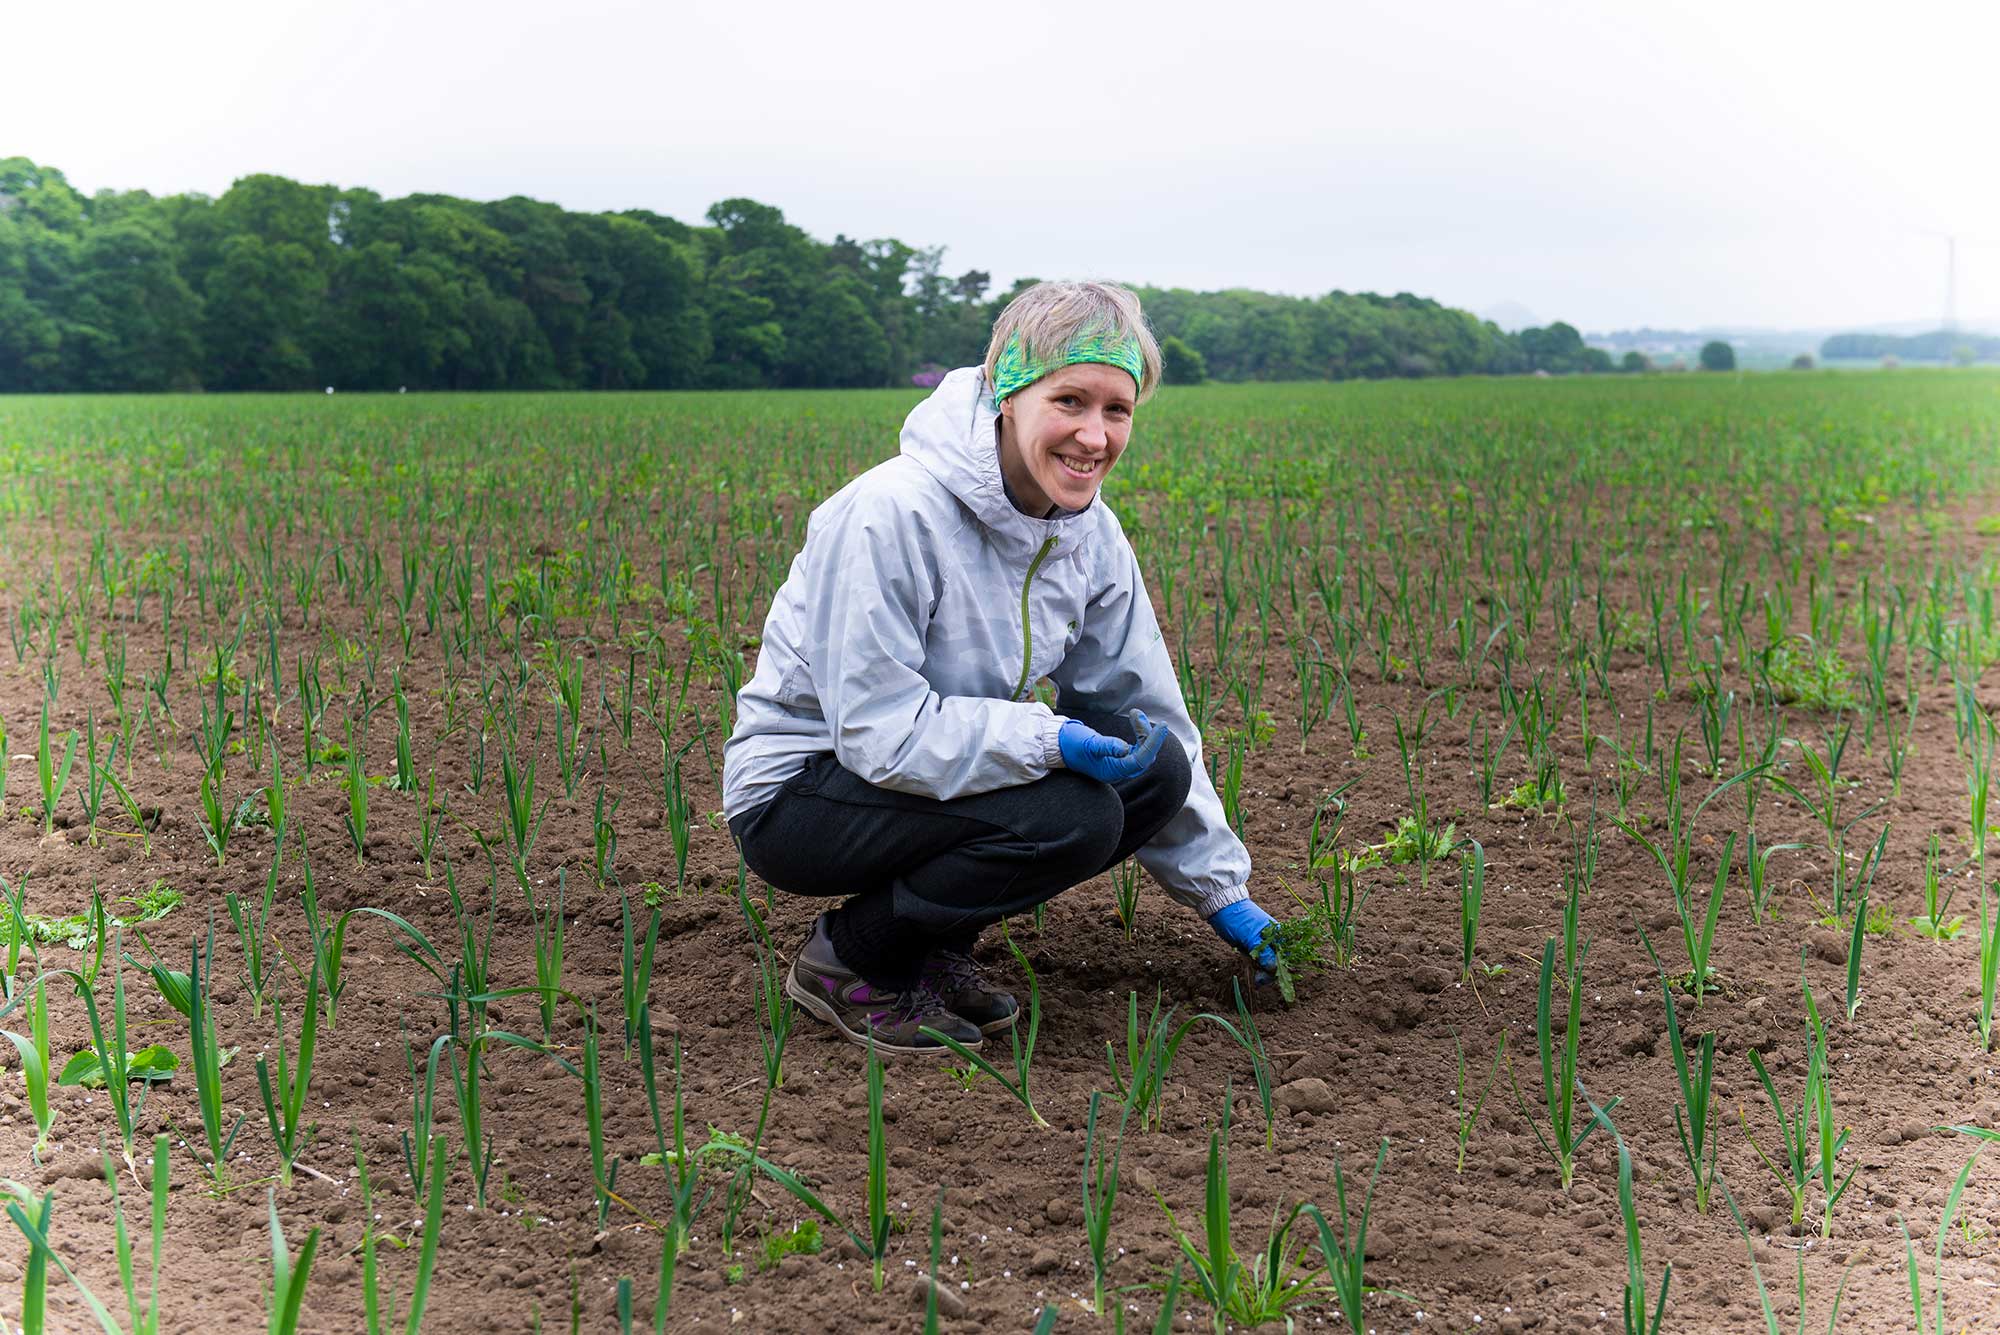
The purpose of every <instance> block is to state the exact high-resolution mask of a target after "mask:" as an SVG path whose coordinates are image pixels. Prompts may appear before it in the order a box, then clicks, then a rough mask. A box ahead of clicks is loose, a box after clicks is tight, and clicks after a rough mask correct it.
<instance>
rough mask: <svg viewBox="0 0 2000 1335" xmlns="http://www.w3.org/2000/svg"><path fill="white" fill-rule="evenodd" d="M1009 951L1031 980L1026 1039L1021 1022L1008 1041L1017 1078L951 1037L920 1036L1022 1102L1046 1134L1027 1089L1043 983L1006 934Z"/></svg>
mask: <svg viewBox="0 0 2000 1335" xmlns="http://www.w3.org/2000/svg"><path fill="white" fill-rule="evenodd" d="M1007 949H1008V950H1010V951H1012V952H1013V955H1014V959H1015V961H1016V962H1017V963H1019V964H1020V966H1021V971H1022V972H1023V973H1025V974H1026V975H1027V976H1028V1023H1027V1030H1028V1033H1027V1037H1026V1038H1025V1039H1024V1038H1022V1036H1021V1023H1020V1021H1019V1020H1018V1019H1017V1020H1016V1021H1015V1022H1014V1024H1013V1025H1011V1026H1010V1027H1009V1028H1008V1030H1007V1041H1008V1042H1009V1043H1010V1044H1012V1045H1013V1049H1014V1075H1013V1078H1012V1079H1009V1078H1008V1077H1007V1076H1005V1075H1003V1074H1002V1073H1001V1071H1000V1068H999V1067H997V1066H995V1065H994V1064H993V1063H992V1062H990V1061H988V1060H986V1058H984V1057H982V1056H980V1055H979V1054H978V1053H976V1052H974V1051H973V1050H972V1049H971V1048H968V1047H966V1046H965V1044H963V1043H961V1042H959V1041H958V1040H957V1039H955V1038H953V1037H951V1036H950V1035H949V1034H943V1033H939V1032H938V1031H937V1030H935V1029H933V1028H931V1027H930V1026H929V1025H923V1026H920V1029H919V1032H921V1033H925V1034H929V1035H930V1036H931V1037H932V1038H934V1039H936V1040H937V1041H938V1042H940V1043H942V1044H944V1045H945V1046H946V1047H948V1048H950V1049H951V1050H952V1051H953V1052H954V1053H956V1054H957V1055H958V1057H959V1059H960V1060H961V1061H964V1062H966V1063H967V1064H969V1065H972V1066H976V1067H978V1068H979V1069H980V1070H982V1071H984V1072H985V1073H986V1074H987V1075H989V1076H992V1077H993V1080H994V1082H995V1083H996V1084H998V1085H999V1086H1000V1087H1001V1088H1002V1089H1005V1090H1006V1091H1007V1092H1008V1093H1009V1094H1012V1095H1013V1096H1014V1097H1015V1098H1016V1099H1018V1100H1019V1101H1020V1104H1021V1106H1022V1107H1023V1108H1026V1109H1027V1110H1028V1116H1029V1118H1030V1119H1031V1120H1032V1121H1033V1122H1034V1124H1035V1125H1036V1126H1038V1127H1041V1128H1042V1129H1043V1130H1047V1129H1048V1125H1049V1124H1048V1121H1047V1119H1045V1118H1044V1117H1043V1116H1042V1115H1041V1113H1039V1112H1037V1111H1036V1110H1035V1100H1034V1096H1033V1094H1032V1093H1031V1092H1030V1090H1029V1087H1028V1079H1029V1076H1030V1075H1031V1074H1032V1073H1033V1070H1034V1063H1035V1037H1036V1035H1037V1034H1039V1033H1040V1032H1041V1027H1042V989H1041V982H1040V980H1039V979H1037V978H1036V977H1035V966H1034V965H1032V964H1030V963H1028V956H1027V952H1025V951H1023V950H1022V949H1021V947H1020V946H1019V945H1017V944H1015V941H1014V937H1013V934H1012V933H1011V932H1010V933H1008V934H1007Z"/></svg>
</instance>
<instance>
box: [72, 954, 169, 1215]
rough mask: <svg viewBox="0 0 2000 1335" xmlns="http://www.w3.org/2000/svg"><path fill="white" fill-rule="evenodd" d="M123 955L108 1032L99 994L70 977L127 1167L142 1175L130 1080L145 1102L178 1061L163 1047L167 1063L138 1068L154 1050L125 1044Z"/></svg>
mask: <svg viewBox="0 0 2000 1335" xmlns="http://www.w3.org/2000/svg"><path fill="white" fill-rule="evenodd" d="M102 935H103V932H102V927H101V926H100V928H99V939H100V940H101V939H102ZM120 936H121V947H122V936H123V934H122V933H121V934H120ZM123 954H124V952H123V950H122V948H121V949H118V950H114V951H113V952H112V956H111V1032H110V1033H108V1034H107V1033H106V1032H105V1030H104V1022H103V1018H102V1017H101V1016H100V1015H99V1013H98V1010H97V995H96V993H95V991H94V990H93V988H92V986H91V984H90V982H89V981H87V980H86V979H85V978H84V977H83V976H82V975H79V974H76V973H73V972H72V973H69V974H68V976H69V978H70V979H71V980H72V981H73V982H75V984H76V990H77V995H78V996H80V997H82V998H83V1008H84V1012H85V1013H86V1014H87V1015H88V1016H89V1019H90V1037H91V1042H92V1044H93V1045H94V1047H93V1049H92V1051H93V1052H94V1053H95V1057H96V1067H97V1071H98V1072H99V1073H101V1075H102V1076H103V1079H104V1093H105V1098H106V1101H107V1102H109V1103H110V1104H111V1116H112V1119H113V1120H114V1121H115V1122H116V1123H117V1126H118V1135H119V1139H120V1140H121V1141H122V1143H123V1145H124V1151H125V1166H126V1167H127V1168H129V1169H131V1170H132V1173H133V1175H134V1176H135V1177H136V1176H137V1175H138V1168H137V1167H136V1166H135V1165H134V1164H133V1161H132V1143H133V1141H134V1139H136V1137H137V1135H138V1127H137V1125H136V1123H137V1121H138V1116H139V1113H138V1109H137V1108H135V1107H133V1105H132V1101H131V1094H130V1091H129V1088H128V1083H127V1082H128V1081H130V1080H133V1079H135V1078H136V1079H138V1080H139V1081H140V1088H141V1102H142V1104H143V1100H144V1089H145V1087H146V1086H147V1085H149V1084H150V1083H151V1082H152V1081H153V1080H154V1079H156V1078H157V1079H165V1078H166V1077H167V1076H168V1075H170V1074H172V1068H173V1065H175V1064H177V1063H175V1061H174V1057H173V1054H172V1053H169V1052H166V1050H165V1049H164V1048H162V1049H160V1052H161V1053H163V1054H164V1062H163V1063H160V1064H158V1065H154V1064H152V1063H151V1062H148V1063H144V1064H140V1065H139V1066H138V1067H137V1068H136V1069H135V1062H136V1061H137V1060H138V1059H139V1058H141V1057H144V1058H151V1057H152V1056H153V1050H152V1049H148V1050H147V1051H146V1052H145V1053H140V1054H134V1053H130V1052H128V1051H127V1050H126V1047H125V1033H126V1027H125V970H124V967H123V965H122V963H121V960H122V958H123ZM86 1055H89V1054H84V1053H79V1054H77V1056H78V1058H82V1057H84V1056H86ZM78 1065H79V1062H78V1061H77V1060H72V1061H71V1062H69V1063H68V1064H67V1065H65V1066H64V1067H63V1074H62V1076H61V1077H58V1079H57V1083H58V1084H63V1083H68V1082H69V1080H68V1077H70V1076H71V1074H72V1070H73V1069H74V1068H76V1067H77V1066H78Z"/></svg>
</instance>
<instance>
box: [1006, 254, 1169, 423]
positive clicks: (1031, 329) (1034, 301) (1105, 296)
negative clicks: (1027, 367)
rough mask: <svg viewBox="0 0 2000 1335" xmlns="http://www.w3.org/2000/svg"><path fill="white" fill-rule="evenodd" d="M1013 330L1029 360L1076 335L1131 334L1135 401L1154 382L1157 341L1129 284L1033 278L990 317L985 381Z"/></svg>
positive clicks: (1055, 351)
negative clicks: (1135, 348) (1135, 354)
mask: <svg viewBox="0 0 2000 1335" xmlns="http://www.w3.org/2000/svg"><path fill="white" fill-rule="evenodd" d="M1015 334H1019V335H1020V336H1021V345H1022V350H1023V351H1024V352H1026V353H1027V355H1028V359H1029V360H1030V361H1039V360H1043V359H1046V358H1049V357H1056V356H1060V355H1061V354H1062V351H1063V349H1064V348H1067V347H1068V346H1069V345H1070V344H1071V343H1074V342H1075V341H1076V340H1077V339H1080V338H1089V337H1091V336H1092V335H1102V336H1106V337H1110V338H1115V339H1121V340H1122V339H1128V338H1129V339H1133V340H1135V341H1136V342H1137V343H1138V344H1139V360H1140V369H1141V374H1140V376H1139V402H1141V403H1144V402H1145V401H1146V400H1147V399H1148V398H1150V397H1151V396H1152V393H1153V391H1154V390H1155V389H1157V388H1158V387H1159V384H1160V345H1159V344H1158V343H1156V342H1154V341H1153V331H1152V330H1151V329H1149V328H1147V327H1146V313H1145V312H1144V311H1142V310H1140V309H1139V298H1138V296H1137V295H1136V294H1135V293H1134V292H1133V291H1132V290H1131V289H1130V288H1126V287H1120V286H1118V284H1116V283H1037V284H1035V285H1034V286H1033V287H1031V288H1029V289H1028V290H1027V291H1025V292H1023V293H1021V295H1020V296H1018V297H1015V298H1014V299H1013V300H1012V301H1010V302H1008V303H1007V309H1005V310H1003V311H1001V312H1000V318H999V319H997V320H995V321H994V322H993V338H992V340H991V341H990V342H989V343H988V344H987V345H986V383H987V384H989V385H990V384H992V383H993V380H994V376H995V374H996V372H997V370H998V368H999V365H1000V353H1001V350H1002V349H1004V348H1005V347H1006V346H1007V340H1008V339H1009V338H1011V337H1013V336H1014V335H1015Z"/></svg>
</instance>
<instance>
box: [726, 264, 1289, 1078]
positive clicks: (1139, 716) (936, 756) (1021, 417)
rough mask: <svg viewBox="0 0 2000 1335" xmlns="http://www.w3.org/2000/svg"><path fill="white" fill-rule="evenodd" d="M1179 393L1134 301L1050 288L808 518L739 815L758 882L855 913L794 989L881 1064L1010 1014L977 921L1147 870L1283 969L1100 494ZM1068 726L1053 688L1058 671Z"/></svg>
mask: <svg viewBox="0 0 2000 1335" xmlns="http://www.w3.org/2000/svg"><path fill="white" fill-rule="evenodd" d="M1159 379H1160V354H1159V349H1158V348H1157V346H1156V345H1155V344H1154V341H1153V338H1152V335H1151V333H1150V332H1149V331H1148V330H1147V328H1146V324H1145V319H1144V317H1143V315H1142V314H1141V312H1140V309H1139V302H1138V298H1136V297H1135V296H1134V295H1133V294H1132V293H1131V292H1129V291H1127V290H1125V289H1124V288H1121V287H1114V286H1111V285H1108V284H1101V283H1042V284H1039V285H1037V286H1035V287H1032V288H1029V289H1028V290H1027V291H1025V292H1023V293H1021V294H1020V295H1019V296H1018V297H1016V298H1015V299H1014V300H1013V301H1012V302H1011V303H1009V304H1008V306H1007V309H1006V310H1005V311H1003V312H1002V313H1001V315H1000V319H999V321H998V322H997V323H996V324H995V325H994V327H993V337H992V342H991V344H990V346H989V348H988V350H987V354H986V363H985V365H984V366H983V367H980V366H971V367H965V368H963V369H961V370H957V371H953V372H952V373H951V374H950V375H948V376H946V377H945V379H944V381H943V382H942V383H941V384H939V385H938V387H937V389H936V390H935V391H934V392H933V393H932V394H931V396H930V397H929V398H928V399H926V400H925V401H924V402H923V403H921V404H919V405H918V406H917V408H916V410H915V411H913V412H912V413H911V414H910V416H909V419H908V420H907V421H906V422H904V424H903V434H902V451H901V453H900V455H899V456H898V457H896V458H894V459H891V460H889V461H888V462H886V463H883V464H879V465H877V466H876V467H874V468H871V469H869V470H868V471H867V472H865V473H863V474H862V475H861V476H860V477H858V478H856V479H855V480H854V481H852V482H850V483H848V484H847V486H845V487H843V488H842V489H841V490H840V491H839V492H837V493H835V495H834V496H833V497H832V498H831V499H829V500H828V501H826V502H825V503H824V504H823V505H821V506H820V507H819V508H818V509H816V510H814V511H813V514H812V519H811V522H810V524H809V525H808V527H807V532H806V545H805V550H804V551H802V552H801V553H800V554H799V555H798V557H797V558H796V559H795V560H794V561H793V562H792V569H791V574H790V576H789V577H788V578H787V579H786V581H785V584H784V587H783V588H781V589H780V590H779V591H778V594H777V596H776V598H775V599H774V600H773V601H772V604H771V612H770V616H769V617H768V618H767V619H766V621H765V624H764V639H763V648H762V652H761V653H760V655H759V657H758V661H757V671H756V673H755V675H754V676H753V677H752V678H751V680H750V681H749V682H748V683H747V684H746V685H745V686H744V687H743V690H742V693H741V695H740V696H739V697H738V701H737V716H736V730H735V733H734V735H733V736H731V737H730V739H729V744H728V746H727V748H726V749H725V752H724V762H723V807H724V811H725V813H726V815H727V816H728V818H729V828H730V831H731V833H732V834H734V835H735V837H736V840H737V843H738V844H739V846H740V847H741V848H742V850H743V856H744V859H745V861H746V862H747V863H748V864H749V866H750V868H751V870H753V871H755V872H756V873H757V874H758V875H759V876H761V877H762V878H763V879H764V880H766V881H768V882H769V883H770V884H772V885H774V886H776V887H777V888H778V889H780V890H784V891H787V892H789V893H792V894H801V895H829V896H832V895H839V896H846V899H845V900H844V902H842V903H841V904H840V905H839V906H838V907H837V908H834V909H831V910H829V911H827V912H825V913H822V914H821V915H820V916H819V918H818V920H817V921H816V922H815V923H814V924H813V928H812V932H811V934H810V935H809V936H808V937H807V939H806V942H805V944H804V946H803V947H802V948H801V949H800V951H799V953H798V956H797V958H796V960H795V961H794V963H793V965H792V968H791V971H790V973H789V975H788V976H787V979H786V991H787V993H788V994H789V995H790V996H791V997H792V999H793V1000H794V1001H796V1002H797V1003H798V1004H799V1005H800V1006H801V1007H803V1008H804V1009H805V1010H807V1011H809V1012H811V1013H812V1014H814V1015H816V1016H818V1017H819V1018H820V1019H822V1020H825V1021H827V1022H828V1023H830V1024H832V1025H834V1026H835V1027H836V1028H838V1029H839V1030H840V1031H841V1032H842V1033H843V1034H845V1035H846V1036H847V1037H848V1038H850V1039H852V1040H854V1041H855V1042H859V1043H868V1042H871V1041H872V1043H873V1044H874V1045H875V1046H876V1047H877V1048H878V1049H880V1050H882V1051H885V1052H898V1053H915V1052H936V1051H941V1050H944V1048H943V1045H942V1044H940V1043H938V1042H937V1041H936V1040H935V1039H934V1038H932V1037H930V1036H929V1035H927V1034H923V1033H921V1032H919V1031H920V1029H922V1028H923V1027H926V1026H927V1027H929V1028H932V1029H935V1030H937V1031H939V1032H941V1033H946V1034H950V1035H951V1036H952V1037H954V1038H956V1039H958V1040H960V1041H961V1042H963V1043H964V1044H965V1045H966V1046H967V1047H969V1048H976V1047H977V1046H978V1045H979V1041H980V1037H981V1035H982V1034H990V1033H994V1032H996V1031H998V1030H1001V1029H1004V1028H1005V1027H1007V1026H1008V1025H1011V1024H1013V1023H1014V1018H1015V1014H1016V1009H1017V1008H1016V1006H1015V1002H1014V999H1013V997H1011V996H1009V995H1008V994H1007V993H1005V992H1003V991H999V990H997V989H995V988H994V987H992V986H991V985H989V984H988V983H987V982H986V981H985V980H984V979H983V978H982V977H981V975H980V972H979V969H978V968H977V966H976V965H975V964H974V962H973V960H972V947H973V942H974V940H975V939H976V938H977V937H978V935H979V933H980V931H981V929H983V928H985V927H987V926H989V925H991V924H992V923H995V922H997V921H999V920H1000V919H1001V918H1003V917H1006V916H1008V915H1010V914H1017V913H1026V912H1029V911H1030V910H1032V909H1033V908H1034V907H1035V906H1036V905H1037V904H1040V903H1042V902H1043V901H1044V900H1047V899H1050V898H1052V897H1053V896H1055V895H1057V894H1059V893H1060V892H1062V891H1063V890H1065V889H1067V888H1068V887H1070V886H1072V885H1076V884H1078V883H1080V882H1082V881H1087V880H1089V879H1091V878H1092V877H1094V876H1097V875H1099V874H1100V873H1102V872H1104V871H1107V870H1109V869H1110V868H1112V867H1114V866H1116V865H1117V864H1118V863H1120V862H1121V861H1123V860H1124V859H1125V858H1127V857H1128V856H1131V855H1132V854H1134V853H1136V854H1137V855H1138V858H1139V862H1140V864H1141V865H1142V866H1144V867H1145V868H1146V870H1147V871H1149V872H1150V873H1152V875H1153V878H1154V879H1155V880H1157V881H1158V882H1159V883H1160V884H1161V885H1163V886H1165V887H1166V890H1167V893H1168V894H1170V895H1171V896H1173V898H1175V899H1176V900H1178V901H1180V902H1181V903H1182V904H1185V905H1187V906H1188V907H1190V908H1192V909H1194V910H1195V911H1196V912H1197V913H1199V914H1200V915H1201V916H1202V917H1203V918H1205V919H1206V920H1207V921H1208V923H1209V925H1210V926H1211V927H1213V928H1214V929H1215V931H1216V933H1217V934H1218V935H1219V936H1221V937H1222V938H1223V940H1225V941H1227V942H1229V943H1230V944H1231V945H1234V946H1236V947H1237V948H1238V949H1240V950H1243V951H1245V952H1247V953H1252V954H1254V955H1256V956H1257V957H1258V959H1259V962H1260V963H1262V964H1265V965H1268V964H1270V963H1271V956H1270V949H1269V947H1268V946H1263V945H1262V944H1261V937H1262V934H1263V930H1264V928H1265V927H1266V926H1267V925H1268V924H1269V923H1270V922H1271V917H1270V915H1269V914H1267V913H1265V912H1264V910H1262V909H1261V908H1259V907H1258V906H1257V905H1256V903H1255V902H1253V901H1252V900H1251V899H1250V895H1249V890H1248V888H1247V883H1248V881H1249V878H1250V857H1249V854H1248V852H1247V851H1246V850H1245V849H1244V847H1243V844H1242V841H1241V840H1239V839H1238V838H1237V837H1236V836H1235V834H1234V833H1232V832H1231V830H1230V829H1229V826H1228V823H1227V821H1225V820H1224V819H1223V814H1222V806H1221V803H1220V802H1219V801H1218V800H1217V799H1216V795H1215V789H1214V786H1213V785H1212V784H1211V783H1210V782H1209V780H1208V776H1207V775H1206V774H1205V773H1203V770H1202V766H1201V737H1200V734H1198V733H1197V732H1196V731H1195V728H1194V725H1193V724H1192V723H1191V722H1190V721H1189V718H1188V713H1187V707H1186V705H1185V703H1184V702H1183V701H1182V699H1181V693H1180V685H1179V681H1178V679H1177V678H1176V676H1175V674H1174V669H1173V663H1172V660H1171V659H1170V658H1169V656H1168V653H1167V647H1166V643H1165V641H1164V640H1163V639H1162V637H1161V634H1160V628H1159V625H1158V623H1157V622H1156V621H1155V619H1154V616H1153V606H1152V603H1151V602H1150V601H1149V600H1148V598H1147V595H1146V589H1145V585H1144V582H1143V581H1142V580H1141V579H1140V576H1139V565H1138V561H1137V560H1136V559H1135V558H1134V556H1133V554H1132V549H1131V547H1130V545H1129V544H1128V543H1127V541H1126V539H1125V534H1124V532H1123V530H1122V529H1120V527H1119V524H1118V519H1117V516H1115V515H1114V514H1112V513H1111V510H1110V509H1109V507H1107V506H1106V505H1105V504H1104V503H1103V502H1102V501H1101V500H1099V499H1098V490H1099V488H1100V487H1102V486H1103V484H1104V479H1105V476H1106V475H1107V474H1108V473H1110V471H1111V470H1112V468H1113V467H1115V466H1116V465H1117V463H1118V460H1119V457H1120V456H1121V455H1122V454H1123V453H1124V451H1125V447H1126V444H1127V442H1128V441H1129V439H1130V437H1131V433H1132V420H1133V415H1134V413H1135V411H1136V409H1137V406H1138V404H1139V403H1141V402H1142V401H1144V400H1145V399H1146V398H1147V396H1148V395H1150V394H1151V393H1152V391H1153V389H1154V387H1155V386H1156V385H1157V384H1158V383H1159ZM1045 676H1046V677H1048V678H1049V679H1051V680H1052V681H1053V682H1054V683H1055V687H1056V696H1055V701H1056V708H1055V709H1051V708H1050V707H1049V706H1048V705H1046V704H1043V703H1041V702H1040V701H1039V700H1036V699H1035V698H1033V695H1032V692H1033V690H1034V688H1035V686H1036V683H1037V682H1039V681H1040V680H1041V679H1042V678H1043V677H1045Z"/></svg>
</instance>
